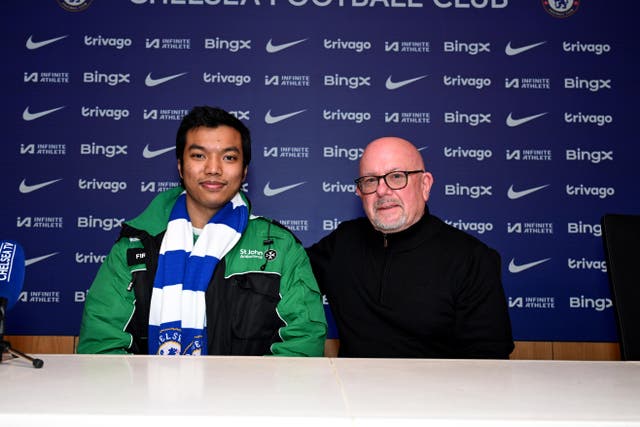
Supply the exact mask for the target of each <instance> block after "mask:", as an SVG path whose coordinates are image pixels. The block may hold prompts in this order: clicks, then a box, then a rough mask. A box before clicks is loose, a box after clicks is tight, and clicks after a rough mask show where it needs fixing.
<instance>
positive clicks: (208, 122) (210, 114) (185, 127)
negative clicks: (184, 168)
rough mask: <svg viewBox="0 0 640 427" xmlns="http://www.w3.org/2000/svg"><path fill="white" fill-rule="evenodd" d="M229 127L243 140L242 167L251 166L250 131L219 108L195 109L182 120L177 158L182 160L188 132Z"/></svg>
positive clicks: (205, 107) (179, 129)
mask: <svg viewBox="0 0 640 427" xmlns="http://www.w3.org/2000/svg"><path fill="white" fill-rule="evenodd" d="M218 126H229V127H232V128H234V129H235V130H237V131H238V132H240V137H241V138H242V166H245V167H246V166H249V162H251V133H250V132H249V129H248V128H247V127H246V126H245V125H244V123H242V122H241V121H240V120H238V119H237V118H236V117H235V116H233V115H232V114H230V113H228V112H226V111H224V110H223V109H221V108H218V107H209V106H206V105H205V106H202V107H193V108H192V109H191V111H189V114H187V115H186V116H184V117H183V118H182V122H181V123H180V127H179V128H178V133H177V135H176V157H177V158H178V160H180V164H182V160H183V157H184V147H185V145H186V143H187V132H189V131H190V130H191V129H195V128H199V127H208V128H217V127H218Z"/></svg>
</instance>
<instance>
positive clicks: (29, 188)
mask: <svg viewBox="0 0 640 427" xmlns="http://www.w3.org/2000/svg"><path fill="white" fill-rule="evenodd" d="M25 181H26V179H23V180H22V182H21V183H20V188H19V190H20V192H21V193H22V194H28V193H33V192H34V191H36V190H39V189H41V188H44V187H46V186H47V185H51V184H53V183H54V182H58V181H62V178H58V179H54V180H52V181H47V182H41V183H40V184H34V185H27V183H26V182H25Z"/></svg>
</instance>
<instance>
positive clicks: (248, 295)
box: [78, 187, 327, 356]
mask: <svg viewBox="0 0 640 427" xmlns="http://www.w3.org/2000/svg"><path fill="white" fill-rule="evenodd" d="M182 191H183V189H182V187H177V188H174V189H171V190H168V191H165V192H163V193H160V194H159V195H158V196H156V197H155V198H154V199H153V200H152V202H151V203H150V204H149V206H148V207H147V208H146V209H145V210H144V211H143V212H142V214H141V215H140V216H138V217H136V218H135V219H133V220H131V221H128V222H126V223H125V225H124V226H123V231H122V232H121V236H120V238H119V240H118V241H117V242H116V243H115V245H114V246H113V248H112V249H111V251H110V253H109V255H108V256H107V258H106V259H105V261H104V263H103V264H102V266H101V267H100V269H99V270H98V274H97V276H96V278H95V280H94V281H93V284H92V285H91V288H90V289H89V292H88V294H87V299H86V302H85V307H84V313H83V317H82V324H81V328H80V340H79V343H78V353H116V354H127V353H141V354H146V353H147V330H148V320H149V314H148V313H149V305H150V301H151V290H152V287H153V278H154V276H155V269H156V267H157V259H158V252H159V248H160V243H161V241H162V236H163V235H164V232H165V230H166V227H167V223H168V221H169V214H170V213H171V209H172V208H173V205H174V203H175V200H176V199H177V197H178V196H179V195H180V193H181V192H182ZM247 205H249V203H248V201H247ZM268 250H269V255H271V256H270V257H269V258H272V256H273V255H274V254H275V257H273V259H270V260H268V261H267V259H266V257H265V253H266V252H267V251H268ZM205 299H206V307H207V308H206V311H207V340H208V353H209V354H222V355H232V354H233V355H276V356H322V354H323V350H324V340H325V337H326V333H327V324H326V320H325V315H324V308H323V306H322V299H321V295H320V291H319V290H318V285H317V283H316V280H315V278H314V276H313V273H312V271H311V266H310V264H309V259H308V258H307V255H306V253H305V250H304V248H303V247H302V245H301V244H300V242H299V241H297V240H296V238H295V237H294V236H293V234H291V232H290V231H288V230H287V229H285V228H283V227H282V226H280V225H278V224H277V223H275V222H273V221H271V220H269V219H266V218H263V217H256V216H251V217H250V219H249V223H248V225H247V229H246V230H245V232H244V233H243V235H242V237H241V239H240V241H239V242H238V243H237V244H236V246H235V247H234V248H233V249H231V251H229V252H228V253H227V255H226V256H225V257H224V258H223V259H222V260H221V261H220V262H219V263H218V266H217V267H216V270H215V271H214V274H213V277H212V279H211V281H210V283H209V287H208V289H207V291H206V293H205Z"/></svg>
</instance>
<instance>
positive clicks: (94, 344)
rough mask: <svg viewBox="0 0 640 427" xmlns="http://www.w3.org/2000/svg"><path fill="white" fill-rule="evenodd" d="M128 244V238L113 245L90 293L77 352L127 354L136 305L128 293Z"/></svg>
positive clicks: (131, 295) (129, 278)
mask: <svg viewBox="0 0 640 427" xmlns="http://www.w3.org/2000/svg"><path fill="white" fill-rule="evenodd" d="M128 244H129V243H128V239H120V240H119V241H118V242H117V243H116V244H115V245H114V246H113V248H112V249H111V251H110V253H109V255H108V256H107V258H106V259H105V261H104V262H103V263H102V265H101V266H100V269H99V270H98V274H97V275H96V278H95V279H94V281H93V284H92V285H91V288H90V289H89V292H88V293H87V299H86V301H85V305H84V312H83V315H82V323H81V326H80V338H79V341H78V353H111V354H126V353H128V351H127V350H128V349H129V347H130V346H131V343H132V337H131V335H130V334H129V333H127V332H125V328H126V327H127V324H128V322H129V320H130V319H131V316H132V315H133V311H134V304H135V296H134V293H133V292H132V291H128V290H127V287H128V286H129V283H130V282H131V273H130V271H129V268H128V266H127V260H126V252H127V248H128Z"/></svg>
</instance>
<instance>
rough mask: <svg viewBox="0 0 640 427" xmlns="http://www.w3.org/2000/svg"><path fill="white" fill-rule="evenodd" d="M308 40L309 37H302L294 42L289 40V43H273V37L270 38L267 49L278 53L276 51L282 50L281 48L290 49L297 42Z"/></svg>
mask: <svg viewBox="0 0 640 427" xmlns="http://www.w3.org/2000/svg"><path fill="white" fill-rule="evenodd" d="M306 41H307V39H300V40H296V41H294V42H289V43H282V44H273V42H272V41H271V39H269V41H268V42H267V47H266V49H267V52H269V53H276V52H280V51H281V50H285V49H289V48H290V47H292V46H295V45H297V44H300V43H302V42H306Z"/></svg>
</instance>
